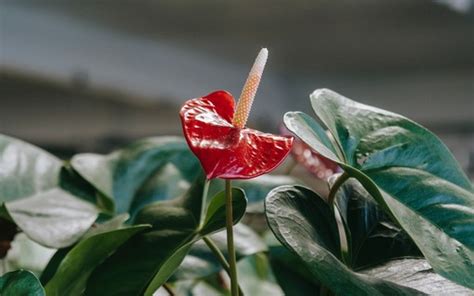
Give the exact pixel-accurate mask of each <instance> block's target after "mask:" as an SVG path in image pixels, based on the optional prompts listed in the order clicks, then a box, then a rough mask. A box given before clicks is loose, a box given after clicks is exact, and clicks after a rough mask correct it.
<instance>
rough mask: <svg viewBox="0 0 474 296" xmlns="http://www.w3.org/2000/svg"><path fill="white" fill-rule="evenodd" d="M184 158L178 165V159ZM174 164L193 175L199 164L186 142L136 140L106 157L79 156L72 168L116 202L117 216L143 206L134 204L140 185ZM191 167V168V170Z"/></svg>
mask: <svg viewBox="0 0 474 296" xmlns="http://www.w3.org/2000/svg"><path fill="white" fill-rule="evenodd" d="M183 158H184V159H186V160H187V161H186V162H184V163H182V164H181V163H180V162H179V161H178V160H179V159H183ZM169 163H173V164H174V165H175V166H178V168H181V167H182V168H183V171H184V172H187V173H188V174H193V175H194V176H185V177H186V179H187V180H189V179H194V177H195V176H196V173H198V172H199V169H198V168H199V163H198V161H197V159H196V158H195V157H194V156H193V155H192V153H191V152H190V151H189V149H188V147H187V145H186V142H185V141H184V139H182V138H178V137H154V138H147V139H143V140H140V141H137V142H135V143H133V144H131V145H129V146H127V147H125V148H123V149H121V150H118V151H115V152H113V153H111V154H108V155H100V154H92V153H85V154H78V155H76V156H74V157H73V158H72V160H71V165H72V167H73V168H74V170H76V171H77V172H78V173H79V174H80V175H81V176H82V177H83V178H84V179H86V180H87V181H88V182H89V183H91V184H92V185H93V186H94V187H96V188H97V189H98V190H99V191H100V192H101V193H103V194H104V195H105V196H107V197H109V198H110V199H111V200H113V201H114V202H115V205H116V211H117V212H118V213H126V212H129V211H131V212H136V211H138V210H139V209H140V207H142V206H143V205H144V204H143V203H142V202H140V199H143V197H141V198H138V199H139V200H138V201H135V200H134V199H135V196H136V194H137V192H138V191H139V190H140V188H141V187H142V185H144V183H145V182H146V181H147V180H148V179H150V178H151V177H153V175H154V174H155V173H157V172H158V171H159V170H160V169H162V168H163V167H164V166H165V165H166V164H169ZM192 168H194V169H192Z"/></svg>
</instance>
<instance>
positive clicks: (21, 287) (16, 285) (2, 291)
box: [0, 270, 46, 296]
mask: <svg viewBox="0 0 474 296" xmlns="http://www.w3.org/2000/svg"><path fill="white" fill-rule="evenodd" d="M0 295H2V296H44V295H46V294H45V293H44V289H43V287H42V286H41V284H40V282H39V280H38V279H37V278H36V277H35V275H34V274H33V273H31V272H29V271H26V270H17V271H12V272H9V273H6V274H4V275H2V276H1V277H0Z"/></svg>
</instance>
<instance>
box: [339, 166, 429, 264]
mask: <svg viewBox="0 0 474 296" xmlns="http://www.w3.org/2000/svg"><path fill="white" fill-rule="evenodd" d="M335 177H338V175H335ZM336 205H337V207H338V210H339V211H340V213H341V216H342V218H343V222H344V223H345V226H346V228H347V229H348V231H349V237H350V243H349V245H350V246H351V254H352V256H351V257H352V262H351V266H352V267H354V268H359V267H361V266H366V265H374V264H376V263H380V262H384V261H387V260H389V259H391V258H398V257H406V256H417V257H421V253H420V251H419V250H418V248H417V247H416V245H415V244H414V243H413V241H412V240H411V239H410V237H409V236H408V235H407V234H406V232H405V231H403V230H402V229H400V227H399V226H397V225H396V224H395V223H393V221H392V220H391V218H390V217H389V216H388V215H387V214H386V213H385V212H384V211H383V210H382V209H381V208H380V207H379V206H378V205H377V203H376V202H375V200H374V199H373V198H372V197H371V196H370V194H369V193H368V192H367V191H366V190H365V189H364V188H363V187H362V185H361V184H360V183H359V182H358V181H357V180H355V179H349V180H347V181H346V182H345V183H344V185H343V186H342V187H341V190H339V191H338V193H337V194H336Z"/></svg>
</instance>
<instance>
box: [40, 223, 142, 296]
mask: <svg viewBox="0 0 474 296" xmlns="http://www.w3.org/2000/svg"><path fill="white" fill-rule="evenodd" d="M149 227H150V226H147V225H137V226H130V227H126V228H121V229H116V230H112V231H105V232H100V233H97V234H93V235H91V236H89V237H88V238H86V239H84V240H82V241H80V242H79V243H78V244H77V245H75V246H74V247H73V248H72V249H71V250H70V251H69V252H68V253H67V255H66V256H65V257H64V259H63V260H62V261H61V264H60V265H59V267H58V269H57V271H56V273H55V275H54V276H53V277H52V278H51V280H50V281H49V282H48V283H47V285H46V293H47V294H48V296H49V295H81V294H82V293H83V291H84V290H85V287H86V282H87V279H88V278H89V276H90V274H91V273H92V271H93V270H94V269H95V268H96V267H97V266H98V265H99V264H100V263H101V262H103V261H104V260H105V259H106V258H107V257H109V256H110V255H111V254H113V253H114V252H115V251H116V250H117V248H118V247H120V246H121V245H122V244H124V243H125V242H126V241H127V240H129V239H130V238H131V237H132V236H134V235H135V234H137V233H139V232H141V231H143V230H145V229H147V228H149Z"/></svg>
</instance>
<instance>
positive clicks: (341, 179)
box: [328, 172, 350, 205]
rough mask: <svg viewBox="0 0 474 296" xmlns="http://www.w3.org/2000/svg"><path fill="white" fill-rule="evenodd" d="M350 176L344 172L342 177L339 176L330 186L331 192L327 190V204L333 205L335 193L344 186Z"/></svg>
mask: <svg viewBox="0 0 474 296" xmlns="http://www.w3.org/2000/svg"><path fill="white" fill-rule="evenodd" d="M349 178H350V176H349V174H347V173H346V172H344V173H342V175H340V176H339V178H337V179H336V182H334V184H333V185H332V186H331V190H329V194H328V204H329V205H333V204H334V199H335V198H336V193H337V191H338V190H339V188H340V187H341V186H342V184H344V182H346V181H347V179H349Z"/></svg>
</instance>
